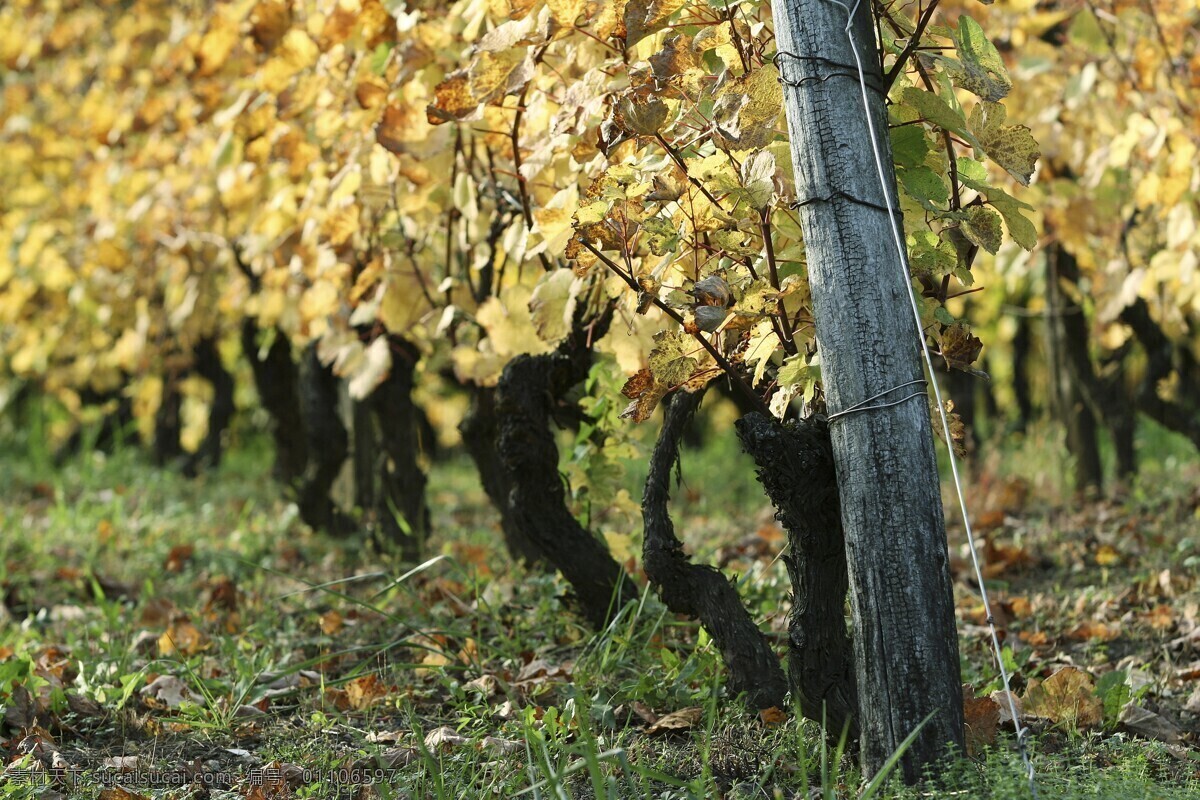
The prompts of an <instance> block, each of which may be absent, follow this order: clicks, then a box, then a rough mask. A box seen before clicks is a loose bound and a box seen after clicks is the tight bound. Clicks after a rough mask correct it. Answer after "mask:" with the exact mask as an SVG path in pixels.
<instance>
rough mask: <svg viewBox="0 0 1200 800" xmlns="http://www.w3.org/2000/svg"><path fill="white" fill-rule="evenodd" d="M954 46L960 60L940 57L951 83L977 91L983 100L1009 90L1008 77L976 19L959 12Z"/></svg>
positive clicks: (1001, 95) (998, 98)
mask: <svg viewBox="0 0 1200 800" xmlns="http://www.w3.org/2000/svg"><path fill="white" fill-rule="evenodd" d="M954 47H955V49H956V50H957V51H958V55H959V58H960V59H962V60H961V62H956V61H954V60H953V59H949V58H945V59H940V60H941V61H942V62H943V63H944V64H945V65H946V68H947V70H948V71H949V72H950V77H951V78H952V79H953V81H954V85H955V86H957V87H959V88H961V89H966V90H967V91H969V92H972V93H974V94H977V95H979V96H980V97H982V98H983V99H984V100H992V101H996V100H1001V99H1003V98H1004V97H1005V96H1007V95H1008V93H1009V91H1011V90H1012V78H1010V77H1009V76H1008V70H1007V69H1006V68H1005V66H1004V60H1003V59H1002V58H1000V53H999V52H998V51H997V50H996V47H995V45H993V44H992V43H991V42H990V41H988V38H987V36H986V35H985V34H984V32H983V28H981V27H979V23H978V22H976V21H975V20H973V19H971V18H970V17H968V16H967V15H966V14H963V15H962V16H961V17H959V18H958V30H957V31H955V35H954Z"/></svg>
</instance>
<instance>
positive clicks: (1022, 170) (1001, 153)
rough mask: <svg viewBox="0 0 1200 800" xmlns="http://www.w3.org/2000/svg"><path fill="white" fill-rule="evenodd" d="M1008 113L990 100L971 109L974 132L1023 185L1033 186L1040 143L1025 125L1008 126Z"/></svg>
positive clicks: (985, 149)
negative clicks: (1005, 122) (1032, 178)
mask: <svg viewBox="0 0 1200 800" xmlns="http://www.w3.org/2000/svg"><path fill="white" fill-rule="evenodd" d="M1007 116H1008V111H1007V110H1006V109H1005V108H1004V106H1002V105H1000V104H999V103H990V102H988V101H986V100H984V101H982V102H980V103H979V105H977V106H975V108H973V109H971V130H973V131H974V132H975V136H976V137H977V139H978V141H979V145H980V147H982V148H983V151H984V152H985V153H987V154H988V156H989V157H990V158H991V159H992V160H993V161H995V162H996V163H997V164H999V165H1000V166H1001V167H1003V168H1004V169H1005V170H1006V171H1007V172H1008V174H1009V175H1012V176H1013V177H1014V178H1016V179H1017V180H1018V181H1020V183H1021V185H1022V186H1028V185H1029V179H1030V178H1031V177H1032V176H1033V170H1034V167H1036V166H1037V160H1038V158H1039V157H1040V156H1041V153H1040V152H1038V143H1037V142H1036V141H1035V140H1034V138H1033V134H1031V133H1030V132H1029V128H1027V127H1025V126H1024V125H1005V124H1004V120H1005V118H1006V117H1007Z"/></svg>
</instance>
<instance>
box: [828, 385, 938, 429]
mask: <svg viewBox="0 0 1200 800" xmlns="http://www.w3.org/2000/svg"><path fill="white" fill-rule="evenodd" d="M925 382H926V381H925V379H924V378H917V379H916V380H915V381H908V382H907V383H901V384H898V385H896V386H893V387H892V388H890V389H884V390H883V391H882V392H877V393H876V394H873V395H871V396H870V397H867V398H864V399H862V400H859V401H858V402H857V403H855V404H854V405H852V406H850V407H849V408H843V409H842V410H841V411H838V412H836V413H833V414H830V415H828V416H827V417H825V419H826V420H827V421H829V422H833V421H834V420H835V419H838V418H839V417H844V416H847V415H848V414H856V413H858V412H859V411H873V410H874V409H877V408H891V407H892V406H898V405H900V404H901V403H903V402H904V401H905V400H911V399H912V398H914V397H920V396H921V395H923V394H925V390H924V389H922V390H921V391H919V392H913V393H912V394H910V395H906V396H904V397H901V398H900V399H899V400H894V401H892V402H891V403H880V404H879V405H877V406H869V405H867V403H869V402H871V401H872V400H878V399H879V398H880V397H883V396H884V395H885V394H891V393H892V392H894V391H896V390H897V389H903V388H904V387H905V386H912V385H913V384H917V383H925Z"/></svg>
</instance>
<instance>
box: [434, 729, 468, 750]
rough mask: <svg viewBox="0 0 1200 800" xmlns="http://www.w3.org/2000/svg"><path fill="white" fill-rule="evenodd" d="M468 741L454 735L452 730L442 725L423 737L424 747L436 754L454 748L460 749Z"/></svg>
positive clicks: (457, 734) (465, 738)
mask: <svg viewBox="0 0 1200 800" xmlns="http://www.w3.org/2000/svg"><path fill="white" fill-rule="evenodd" d="M469 741H470V739H468V738H467V737H466V736H463V735H461V734H459V733H456V732H455V731H454V728H450V727H447V726H445V725H443V726H442V727H440V728H437V729H436V730H433V731H430V732H429V733H428V734H427V735H426V736H425V747H427V748H428V749H430V750H434V751H437V752H446V751H447V750H451V749H453V748H455V747H461V746H462V745H464V744H466V743H467V742H469Z"/></svg>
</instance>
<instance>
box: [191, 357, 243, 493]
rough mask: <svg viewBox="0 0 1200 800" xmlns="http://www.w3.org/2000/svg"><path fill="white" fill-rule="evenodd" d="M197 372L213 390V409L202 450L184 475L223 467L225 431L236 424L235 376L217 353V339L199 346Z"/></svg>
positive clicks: (201, 444) (192, 456)
mask: <svg viewBox="0 0 1200 800" xmlns="http://www.w3.org/2000/svg"><path fill="white" fill-rule="evenodd" d="M194 368H195V371H196V374H197V375H199V376H200V377H201V378H204V379H205V380H206V381H208V382H209V383H210V384H212V387H213V398H212V405H211V406H210V407H209V411H208V432H207V433H206V434H205V435H204V441H203V442H201V443H200V448H199V449H198V450H197V451H196V452H195V453H192V454H191V456H189V457H188V459H187V462H186V463H185V464H184V468H183V471H184V474H186V475H189V476H192V475H196V474H197V473H199V472H200V470H202V469H213V468H216V467H218V466H220V465H221V456H222V453H223V451H224V438H225V431H227V430H228V429H229V424H230V422H232V421H233V412H234V410H235V409H234V403H233V390H234V383H233V375H231V374H230V373H229V370H227V369H225V365H224V364H222V363H221V354H220V352H219V351H218V350H217V340H216V338H215V337H213V336H205V337H203V338H202V339H201V340H200V342H199V343H198V344H197V345H196V350H195V366H194Z"/></svg>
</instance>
